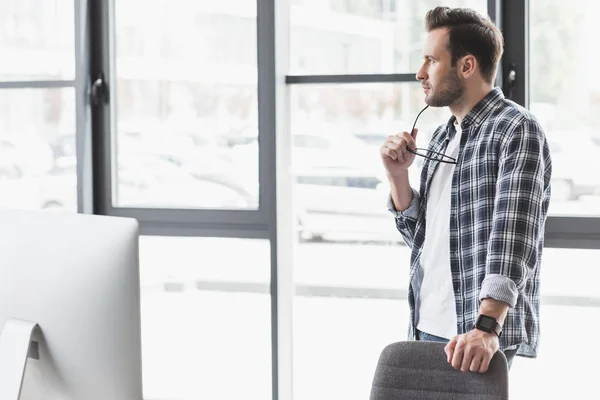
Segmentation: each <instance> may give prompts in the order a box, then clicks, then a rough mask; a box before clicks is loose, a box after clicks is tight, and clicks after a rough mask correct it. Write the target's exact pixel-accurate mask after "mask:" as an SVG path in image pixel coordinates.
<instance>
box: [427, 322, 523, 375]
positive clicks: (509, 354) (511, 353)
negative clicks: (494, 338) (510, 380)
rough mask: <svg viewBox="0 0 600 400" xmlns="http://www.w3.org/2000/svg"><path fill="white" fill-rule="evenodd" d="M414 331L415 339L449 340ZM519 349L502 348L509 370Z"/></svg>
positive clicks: (428, 340)
mask: <svg viewBox="0 0 600 400" xmlns="http://www.w3.org/2000/svg"><path fill="white" fill-rule="evenodd" d="M415 333H416V335H417V340H424V341H426V342H442V343H448V342H449V340H448V339H446V338H443V337H439V336H435V335H431V334H429V333H427V332H421V331H420V330H418V329H416V330H415ZM518 350H519V348H516V349H513V350H504V351H503V353H504V356H505V357H506V361H507V362H508V369H509V370H510V367H511V366H512V362H513V360H514V359H515V356H516V355H517V351H518Z"/></svg>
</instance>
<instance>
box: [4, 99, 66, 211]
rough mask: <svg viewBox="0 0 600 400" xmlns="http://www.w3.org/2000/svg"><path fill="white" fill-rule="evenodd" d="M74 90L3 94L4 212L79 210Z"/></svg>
mask: <svg viewBox="0 0 600 400" xmlns="http://www.w3.org/2000/svg"><path fill="white" fill-rule="evenodd" d="M76 169H77V156H76V153H75V91H74V90H73V89H71V88H66V89H10V90H9V89H3V90H0V193H1V195H0V207H10V208H25V209H52V210H60V209H64V210H69V211H77V171H76Z"/></svg>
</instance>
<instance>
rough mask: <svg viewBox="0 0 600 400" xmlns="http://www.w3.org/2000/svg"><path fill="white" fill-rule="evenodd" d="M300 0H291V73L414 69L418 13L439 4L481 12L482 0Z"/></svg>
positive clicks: (419, 23)
mask: <svg viewBox="0 0 600 400" xmlns="http://www.w3.org/2000/svg"><path fill="white" fill-rule="evenodd" d="M396 3H397V2H396V1H364V0H360V1H339V0H336V1H301V2H294V3H292V5H291V14H290V16H291V31H290V63H291V74H293V75H310V74H359V73H363V74H365V73H369V74H371V73H377V74H381V73H413V72H416V70H417V69H418V66H419V65H420V63H421V46H422V42H423V38H424V35H425V30H424V23H423V16H424V15H425V12H426V11H427V10H429V9H430V8H433V7H435V6H438V5H444V6H450V7H452V6H466V7H471V8H474V9H476V10H478V11H482V12H486V10H487V3H488V2H487V1H485V0H453V1H447V2H440V1H437V0H427V1H418V2H416V1H415V2H412V1H411V2H402V3H401V5H398V4H396Z"/></svg>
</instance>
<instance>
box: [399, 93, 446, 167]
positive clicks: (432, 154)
mask: <svg viewBox="0 0 600 400" xmlns="http://www.w3.org/2000/svg"><path fill="white" fill-rule="evenodd" d="M427 108H429V104H428V105H426V106H425V108H423V109H422V110H421V111H420V112H419V114H417V118H415V122H414V124H413V127H412V129H411V130H410V134H411V135H412V133H413V132H414V130H415V126H417V121H418V120H419V117H420V116H421V114H422V113H423V111H425V110H427ZM407 150H408V152H409V153H412V154H415V155H417V156H419V157H423V158H426V159H428V160H431V161H437V162H441V163H446V164H454V165H456V158H454V157H450V156H447V155H445V154H444V153H440V152H437V151H433V150H429V149H422V148H416V149H411V148H407ZM423 152H424V153H423Z"/></svg>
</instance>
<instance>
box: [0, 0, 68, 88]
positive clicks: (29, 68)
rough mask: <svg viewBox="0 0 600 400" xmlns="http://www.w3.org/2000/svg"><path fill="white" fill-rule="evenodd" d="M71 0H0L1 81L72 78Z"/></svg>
mask: <svg viewBox="0 0 600 400" xmlns="http://www.w3.org/2000/svg"><path fill="white" fill-rule="evenodd" d="M73 5H74V2H73V1H72V0H45V1H42V2H40V1H37V0H21V1H11V0H0V9H2V13H0V48H1V49H2V66H0V81H30V80H60V79H74V78H75V59H74V54H75V40H74V32H75V29H74V28H73V15H74V10H73Z"/></svg>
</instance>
